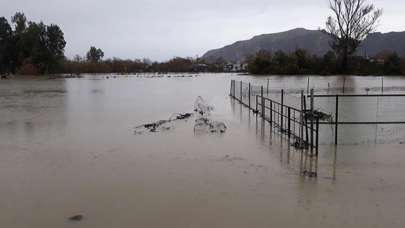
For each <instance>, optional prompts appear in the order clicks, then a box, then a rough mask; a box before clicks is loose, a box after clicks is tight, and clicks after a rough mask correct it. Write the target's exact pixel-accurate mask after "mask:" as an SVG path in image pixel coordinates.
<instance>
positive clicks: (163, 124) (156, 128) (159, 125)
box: [134, 113, 193, 135]
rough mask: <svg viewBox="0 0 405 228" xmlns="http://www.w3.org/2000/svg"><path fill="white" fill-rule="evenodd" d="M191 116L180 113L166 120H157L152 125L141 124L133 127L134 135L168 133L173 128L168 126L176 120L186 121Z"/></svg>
mask: <svg viewBox="0 0 405 228" xmlns="http://www.w3.org/2000/svg"><path fill="white" fill-rule="evenodd" d="M192 116H193V114H192V113H184V114H182V113H180V114H173V115H172V117H170V118H169V119H168V120H159V121H156V122H153V123H148V124H143V125H140V126H137V127H135V132H134V133H135V135H142V134H143V133H145V132H151V133H157V132H163V131H168V130H171V129H172V128H173V126H170V125H169V124H170V123H171V122H173V121H176V120H186V119H189V118H191V117H192Z"/></svg>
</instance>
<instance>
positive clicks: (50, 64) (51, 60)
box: [46, 24, 66, 71]
mask: <svg viewBox="0 0 405 228" xmlns="http://www.w3.org/2000/svg"><path fill="white" fill-rule="evenodd" d="M65 46H66V41H65V37H64V34H63V32H62V30H61V29H60V28H59V26H57V25H53V24H51V25H49V26H47V27H46V51H47V57H48V59H47V61H46V70H47V71H55V70H56V69H57V68H58V67H59V65H60V63H61V61H62V60H63V58H64V57H65V55H64V53H65Z"/></svg>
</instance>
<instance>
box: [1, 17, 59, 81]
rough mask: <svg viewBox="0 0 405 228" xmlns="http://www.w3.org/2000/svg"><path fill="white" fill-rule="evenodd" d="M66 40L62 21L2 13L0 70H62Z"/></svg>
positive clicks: (16, 71)
mask: <svg viewBox="0 0 405 228" xmlns="http://www.w3.org/2000/svg"><path fill="white" fill-rule="evenodd" d="M65 46H66V41H65V39H64V34H63V32H62V30H61V29H60V28H59V26H58V25H55V24H51V25H45V24H44V23H43V22H39V23H36V22H33V21H28V20H27V18H26V16H25V15H24V14H23V13H19V12H18V13H16V14H15V15H14V16H13V17H12V18H11V24H10V23H9V22H8V20H7V19H6V18H4V17H0V73H13V74H16V73H17V74H46V73H53V72H57V71H58V70H60V67H61V64H62V63H63V60H64V48H65Z"/></svg>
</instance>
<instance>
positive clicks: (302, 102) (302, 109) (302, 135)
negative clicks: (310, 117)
mask: <svg viewBox="0 0 405 228" xmlns="http://www.w3.org/2000/svg"><path fill="white" fill-rule="evenodd" d="M303 113H304V90H301V112H300V122H301V124H300V140H301V142H300V143H303V142H304V114H303Z"/></svg>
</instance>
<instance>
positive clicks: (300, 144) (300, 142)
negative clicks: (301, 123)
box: [291, 139, 309, 150]
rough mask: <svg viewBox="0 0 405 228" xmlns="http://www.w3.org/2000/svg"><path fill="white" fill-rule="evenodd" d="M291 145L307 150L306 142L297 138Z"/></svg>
mask: <svg viewBox="0 0 405 228" xmlns="http://www.w3.org/2000/svg"><path fill="white" fill-rule="evenodd" d="M291 146H293V147H295V149H298V150H307V149H309V145H308V143H307V142H305V141H303V140H300V139H297V141H295V142H294V143H293V144H292V145H291Z"/></svg>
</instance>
